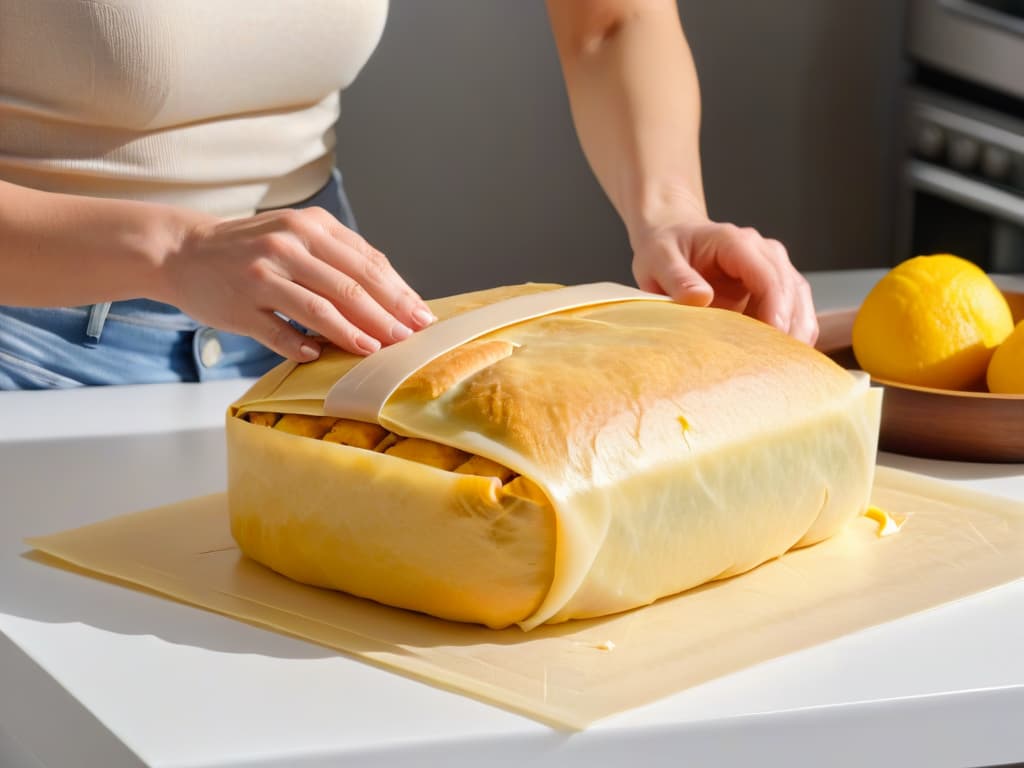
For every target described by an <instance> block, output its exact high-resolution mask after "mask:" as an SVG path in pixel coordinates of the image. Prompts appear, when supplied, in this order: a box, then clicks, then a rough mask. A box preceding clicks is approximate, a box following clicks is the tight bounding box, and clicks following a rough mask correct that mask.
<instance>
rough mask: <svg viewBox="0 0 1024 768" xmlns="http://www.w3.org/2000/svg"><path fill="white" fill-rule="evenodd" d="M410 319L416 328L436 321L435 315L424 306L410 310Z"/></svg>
mask: <svg viewBox="0 0 1024 768" xmlns="http://www.w3.org/2000/svg"><path fill="white" fill-rule="evenodd" d="M412 319H413V322H414V323H415V324H416V327H417V328H426V327H427V326H428V325H433V324H434V323H436V322H437V317H436V316H435V315H434V313H433V312H431V311H430V310H429V309H427V308H426V307H425V306H423V307H418V308H417V309H414V310H413V311H412Z"/></svg>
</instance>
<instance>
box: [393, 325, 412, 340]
mask: <svg viewBox="0 0 1024 768" xmlns="http://www.w3.org/2000/svg"><path fill="white" fill-rule="evenodd" d="M410 336H412V328H410V327H409V326H407V325H403V324H402V323H395V324H394V325H393V326H392V327H391V338H392V339H394V340H395V341H401V340H402V339H408V338H409V337H410Z"/></svg>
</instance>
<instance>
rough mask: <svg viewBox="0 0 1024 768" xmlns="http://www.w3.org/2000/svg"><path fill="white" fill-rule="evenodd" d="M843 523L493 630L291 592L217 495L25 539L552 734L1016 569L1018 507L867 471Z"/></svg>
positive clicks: (1019, 569) (989, 583) (1013, 574)
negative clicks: (240, 537) (668, 592)
mask: <svg viewBox="0 0 1024 768" xmlns="http://www.w3.org/2000/svg"><path fill="white" fill-rule="evenodd" d="M872 500H873V503H874V504H875V505H876V506H877V507H879V508H881V509H883V510H886V511H887V512H889V513H890V514H892V515H894V516H897V517H900V518H904V517H905V522H904V524H903V526H902V529H901V530H900V531H899V533H897V534H895V535H887V536H879V522H878V521H876V520H873V519H871V518H869V517H863V518H860V519H858V520H856V521H855V522H854V523H853V524H852V525H851V526H850V527H849V528H848V529H847V530H846V531H845V532H844V533H843V534H841V535H839V536H837V537H834V538H832V539H830V540H827V541H825V542H822V543H820V544H816V545H814V546H812V547H807V548H805V549H800V550H795V551H792V552H789V553H787V554H786V555H784V556H783V557H781V558H778V559H776V560H773V561H771V562H769V563H766V564H764V565H762V566H761V567H759V568H757V569H755V570H753V571H751V572H749V573H746V574H743V575H740V576H737V577H734V578H731V579H728V580H724V581H719V582H714V583H711V584H708V585H705V586H703V587H700V588H697V589H694V590H690V591H688V592H685V593H683V594H681V595H677V596H675V597H670V598H666V599H663V600H660V601H658V602H657V603H654V604H653V605H650V606H647V607H645V608H640V609H637V610H634V611H630V612H628V613H623V614H619V615H617V616H612V617H607V618H603V619H594V620H588V621H574V622H568V623H565V624H560V625H553V626H541V627H539V628H537V629H535V630H533V631H531V632H523V631H522V630H520V629H518V628H511V629H507V630H502V631H494V630H490V629H486V628H483V627H478V626H471V625H462V624H456V623H452V622H446V621H443V620H440V619H435V618H432V617H429V616H424V615H420V614H415V613H411V612H408V611H403V610H399V609H394V608H389V607H386V606H382V605H379V604H377V603H373V602H371V601H368V600H363V599H360V598H355V597H351V596H348V595H344V594H341V593H337V592H332V591H329V590H323V589H317V588H313V587H308V586H304V585H302V584H298V583H295V582H293V581H290V580H288V579H286V578H284V577H283V576H279V575H278V574H276V573H274V572H272V571H270V570H268V569H266V568H264V567H262V566H260V565H258V564H257V563H255V562H253V561H251V560H248V559H247V558H245V557H243V556H242V555H241V554H240V552H239V551H238V549H237V547H236V546H235V544H234V541H233V540H232V538H231V535H230V532H229V530H228V514H227V508H226V498H225V496H224V495H222V494H219V495H213V496H205V497H201V498H197V499H191V500H188V501H184V502H181V503H178V504H173V505H171V506H166V507H161V508H158V509H152V510H148V511H144V512H138V513H134V514H129V515H124V516H121V517H116V518H112V519H110V520H107V521H104V522H101V523H97V524H94V525H89V526H86V527H83V528H78V529H75V530H71V531H66V532H63V533H58V534H55V535H51V536H45V537H40V538H35V539H32V540H30V541H29V543H30V544H31V545H32V546H34V547H36V548H37V549H39V550H41V551H42V552H44V553H47V554H48V555H50V556H53V557H56V558H60V559H61V560H63V561H66V562H68V563H71V564H73V565H76V566H79V567H81V568H84V569H87V570H89V571H93V572H95V573H97V574H102V575H104V576H110V577H114V578H117V579H120V580H123V581H125V582H129V583H131V584H135V585H140V586H143V587H146V588H148V589H150V590H155V591H157V592H160V593H163V594H165V595H167V596H170V597H173V598H175V599H178V600H183V601H186V602H189V603H192V604H194V605H196V606H199V607H201V608H205V609H208V610H212V611H217V612H220V613H223V614H227V615H229V616H233V617H237V618H239V619H242V620H245V621H248V622H253V623H256V624H260V625H263V626H265V627H267V628H268V629H272V630H276V631H280V632H285V633H288V634H290V635H295V636H298V637H301V638H305V639H308V640H310V641H313V642H316V643H319V644H322V645H325V646H328V647H331V648H334V649H337V650H339V651H342V652H345V653H348V654H351V655H353V656H356V657H359V658H362V659H364V660H366V661H368V662H371V663H373V664H377V665H380V666H384V667H387V668H390V669H393V670H395V671H398V672H401V673H404V674H408V675H411V676H414V677H416V678H418V679H420V680H423V681H425V682H427V683H431V684H434V685H438V686H441V687H444V688H446V689H450V690H455V691H459V692H461V693H464V694H467V695H470V696H474V697H477V698H479V699H482V700H485V701H488V702H491V703H495V704H498V705H500V706H503V707H506V708H509V709H512V710H515V711H517V712H521V713H524V714H527V715H529V716H532V717H534V718H537V719H539V720H542V721H544V722H547V723H550V724H552V725H556V726H559V727H565V728H572V729H580V728H585V727H586V726H587V725H588V724H590V723H592V722H593V721H595V720H598V719H600V718H603V717H607V716H609V715H612V714H615V713H617V712H621V711H623V710H626V709H629V708H632V707H635V706H638V705H641V704H645V703H648V702H651V701H654V700H656V699H659V698H662V697H664V696H667V695H669V694H672V693H674V692H677V691H681V690H683V689H685V688H688V687H690V686H694V685H697V684H699V683H702V682H706V681H708V680H710V679H712V678H715V677H718V676H722V675H726V674H729V673H731V672H735V671H737V670H740V669H742V668H744V667H748V666H751V665H754V664H757V663H759V662H762V661H766V660H768V659H771V658H774V657H777V656H781V655H783V654H788V653H793V652H795V651H799V650H800V649H803V648H807V647H809V646H812V645H816V644H819V643H824V642H827V641H829V640H832V639H834V638H837V637H840V636H842V635H845V634H848V633H852V632H856V631H858V630H861V629H864V628H866V627H870V626H873V625H876V624H881V623H883V622H887V621H892V620H894V619H898V618H900V617H903V616H907V615H909V614H912V613H916V612H919V611H923V610H926V609H929V608H932V607H935V606H937V605H940V604H943V603H947V602H950V601H953V600H957V599H959V598H962V597H965V596H967V595H970V594H973V593H977V592H981V591H983V590H986V589H990V588H992V587H995V586H997V585H1000V584H1004V583H1007V582H1010V581H1014V580H1016V579H1019V578H1022V577H1024V503H1021V502H1015V501H1010V500H1007V499H1002V498H996V497H990V496H985V495H982V494H978V493H974V492H971V491H967V490H964V489H961V488H957V487H954V486H951V485H948V484H945V483H941V482H939V481H936V480H933V479H930V478H925V477H922V476H920V475H915V474H912V473H907V472H901V471H897V470H893V469H888V468H885V467H879V468H878V472H877V475H876V479H875V488H874V492H873V496H872Z"/></svg>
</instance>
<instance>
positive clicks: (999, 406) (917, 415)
mask: <svg viewBox="0 0 1024 768" xmlns="http://www.w3.org/2000/svg"><path fill="white" fill-rule="evenodd" d="M1004 295H1005V296H1006V298H1007V300H1008V301H1009V302H1010V308H1011V309H1012V310H1013V317H1014V322H1020V321H1021V319H1022V318H1024V293H1010V292H1007V293H1005V294H1004ZM856 315H857V307H851V308H848V309H839V310H834V311H831V312H822V313H820V314H819V315H818V323H819V325H820V327H821V332H820V334H819V336H818V343H817V347H818V349H819V350H821V351H822V352H824V353H825V354H827V355H828V356H829V357H831V358H832V359H833V360H835V361H836V362H837V363H839V364H840V365H842V366H844V367H846V368H851V369H857V368H859V366H858V365H857V360H856V358H855V357H854V356H853V347H852V334H853V319H854V318H855V317H856ZM871 381H872V383H874V384H876V385H879V386H881V387H884V389H885V395H884V397H883V400H882V431H881V435H880V437H879V448H881V449H882V450H883V451H891V452H893V453H903V454H907V455H909V456H922V457H924V458H929V459H952V460H955V461H986V462H1024V395H994V394H991V393H989V392H960V391H954V390H949V389H933V388H930V387H915V386H911V385H909V384H899V383H896V382H893V381H886V380H881V379H875V378H872V379H871Z"/></svg>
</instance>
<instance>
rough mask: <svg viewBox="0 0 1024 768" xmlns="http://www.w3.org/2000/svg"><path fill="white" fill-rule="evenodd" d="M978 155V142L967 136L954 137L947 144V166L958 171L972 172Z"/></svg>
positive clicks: (979, 151) (979, 152) (979, 148)
mask: <svg viewBox="0 0 1024 768" xmlns="http://www.w3.org/2000/svg"><path fill="white" fill-rule="evenodd" d="M980 154H981V147H980V146H978V142H976V141H975V140H974V139H972V138H970V137H968V136H956V137H955V138H953V139H952V140H951V141H950V142H949V164H950V165H951V166H953V167H954V168H956V169H957V170H958V171H963V172H965V173H967V172H970V171H973V170H974V168H975V166H976V165H977V164H978V156H979V155H980Z"/></svg>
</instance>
